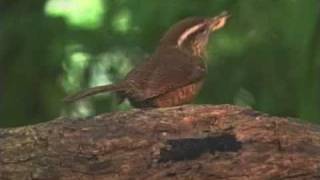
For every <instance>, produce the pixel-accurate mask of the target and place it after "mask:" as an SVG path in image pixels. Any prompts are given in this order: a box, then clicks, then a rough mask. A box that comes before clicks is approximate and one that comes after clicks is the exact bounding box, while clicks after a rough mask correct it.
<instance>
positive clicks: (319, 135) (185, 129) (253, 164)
mask: <svg viewBox="0 0 320 180" xmlns="http://www.w3.org/2000/svg"><path fill="white" fill-rule="evenodd" d="M0 145H1V146H0V179H1V180H6V179H14V180H15V179H17V180H23V179H46V180H47V179H54V180H59V179H63V180H73V179H77V180H78V179H95V180H97V179H98V180H99V179H103V180H104V179H115V180H117V179H138V180H140V179H230V180H237V179H241V180H242V179H257V180H263V179H297V180H300V179H307V180H310V179H320V128H319V126H316V125H307V124H301V123H298V122H296V121H295V120H293V119H291V120H288V119H286V118H278V117H270V116H268V115H265V114H261V113H259V112H255V111H253V110H251V109H248V108H240V107H236V106H230V105H220V106H210V105H187V106H180V107H173V108H160V109H147V110H141V109H134V110H131V111H128V112H115V113H108V114H103V115H99V116H95V117H92V118H87V119H84V120H82V119H70V118H66V117H62V118H58V119H56V120H53V121H51V122H48V123H42V124H38V125H33V126H26V127H21V128H13V129H2V130H0Z"/></svg>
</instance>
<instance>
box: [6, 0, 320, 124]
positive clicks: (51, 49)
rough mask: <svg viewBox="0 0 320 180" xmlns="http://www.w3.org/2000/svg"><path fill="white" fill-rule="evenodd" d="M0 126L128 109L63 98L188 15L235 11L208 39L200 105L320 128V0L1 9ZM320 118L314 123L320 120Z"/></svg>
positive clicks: (108, 101)
mask: <svg viewBox="0 0 320 180" xmlns="http://www.w3.org/2000/svg"><path fill="white" fill-rule="evenodd" d="M0 5H1V7H2V8H0V10H1V11H0V21H1V22H2V24H1V27H0V43H1V44H0V127H1V126H3V127H7V126H17V125H24V124H33V123H36V122H40V121H47V120H50V119H52V118H55V117H57V116H59V115H72V116H89V115H93V114H97V113H102V112H108V111H114V110H124V109H128V108H129V105H128V103H127V102H126V103H124V104H122V105H118V104H117V101H118V99H117V98H116V97H115V96H114V95H112V94H105V95H99V96H97V97H93V98H90V99H87V100H84V101H81V102H79V103H77V104H75V105H64V104H63V103H62V101H61V100H62V98H63V97H64V96H65V95H66V94H69V93H72V92H75V91H78V90H80V89H84V88H86V87H91V86H96V85H101V84H108V83H112V82H116V81H119V80H120V79H122V78H123V77H124V76H125V74H126V73H127V72H128V71H130V69H131V68H132V67H133V66H134V65H136V64H138V63H140V62H141V61H143V60H144V59H145V58H146V57H147V56H148V55H147V54H150V53H152V51H153V50H154V48H155V46H156V45H157V43H158V42H159V39H160V38H161V36H162V34H163V33H164V31H166V30H167V29H168V28H169V27H170V26H171V25H172V24H174V23H175V22H177V21H179V20H180V19H183V18H185V17H188V16H214V15H216V14H218V13H220V12H221V11H223V10H227V11H229V12H230V13H231V14H232V18H231V20H230V22H229V23H228V24H227V26H226V27H225V28H224V29H222V30H221V31H219V32H217V33H216V34H214V35H213V38H211V41H210V43H209V47H208V60H207V63H208V67H209V76H208V78H207V80H206V83H205V86H204V89H203V90H202V91H201V94H200V95H199V97H198V98H197V100H196V102H197V103H208V104H221V103H230V104H238V105H242V106H251V107H253V108H254V109H257V110H260V111H263V112H266V113H270V114H273V115H279V116H293V117H298V118H302V119H305V120H308V121H314V122H320V121H319V119H320V111H319V108H320V93H319V92H320V79H319V76H320V74H319V72H320V71H319V68H320V53H319V51H318V49H319V48H320V3H319V2H318V1H316V0H309V1H297V0H296V1H293V0H292V1H271V0H270V1H265V0H246V1H235V0H217V1H207V0H204V1H186V0H176V1H171V0H154V1H145V0H104V1H103V0H68V1H67V0H48V1H43V2H38V1H22V0H18V1H13V2H9V1H5V2H3V3H0ZM317 120H318V121H317Z"/></svg>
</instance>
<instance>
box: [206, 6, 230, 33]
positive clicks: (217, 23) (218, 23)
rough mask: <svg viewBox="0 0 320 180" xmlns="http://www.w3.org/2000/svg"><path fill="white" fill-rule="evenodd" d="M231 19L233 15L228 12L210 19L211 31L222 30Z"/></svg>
mask: <svg viewBox="0 0 320 180" xmlns="http://www.w3.org/2000/svg"><path fill="white" fill-rule="evenodd" d="M230 17H231V15H230V14H229V13H228V12H227V11H223V12H222V13H221V14H219V15H218V16H215V17H213V18H211V19H209V24H210V30H211V31H216V30H218V29H220V28H222V27H223V26H224V25H225V24H226V22H227V20H228V19H229V18H230Z"/></svg>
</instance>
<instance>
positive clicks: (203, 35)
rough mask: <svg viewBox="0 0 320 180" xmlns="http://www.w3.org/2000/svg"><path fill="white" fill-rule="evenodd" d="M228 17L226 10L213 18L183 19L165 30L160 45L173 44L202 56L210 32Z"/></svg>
mask: <svg viewBox="0 0 320 180" xmlns="http://www.w3.org/2000/svg"><path fill="white" fill-rule="evenodd" d="M229 17H230V15H228V13H227V12H223V13H221V14H220V15H218V16H215V17H213V18H198V17H192V18H187V19H184V20H182V21H180V22H178V23H177V24H175V25H174V26H173V27H171V28H170V29H169V30H168V31H167V33H166V34H165V35H164V36H163V38H162V39H161V45H160V47H161V46H162V47H168V46H175V47H178V48H181V49H182V50H184V51H186V52H187V53H191V54H192V55H195V56H202V55H203V53H204V51H205V48H206V45H207V43H208V40H209V36H210V34H211V33H212V32H213V31H216V30H218V29H220V28H222V27H223V26H224V25H225V23H226V21H227V19H228V18H229Z"/></svg>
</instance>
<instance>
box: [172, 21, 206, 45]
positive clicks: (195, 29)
mask: <svg viewBox="0 0 320 180" xmlns="http://www.w3.org/2000/svg"><path fill="white" fill-rule="evenodd" d="M203 26H204V23H201V24H197V25H195V26H193V27H191V28H189V29H187V30H186V31H185V32H183V34H182V35H181V36H180V38H179V39H178V45H179V46H180V45H181V44H182V43H183V41H184V40H185V39H187V37H188V36H189V35H190V34H192V33H194V32H196V31H197V30H199V29H200V28H202V27H203Z"/></svg>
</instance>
